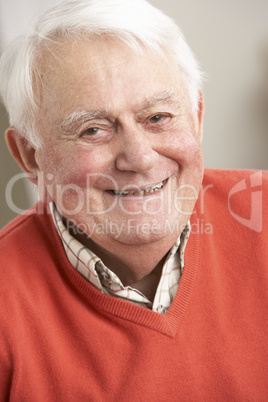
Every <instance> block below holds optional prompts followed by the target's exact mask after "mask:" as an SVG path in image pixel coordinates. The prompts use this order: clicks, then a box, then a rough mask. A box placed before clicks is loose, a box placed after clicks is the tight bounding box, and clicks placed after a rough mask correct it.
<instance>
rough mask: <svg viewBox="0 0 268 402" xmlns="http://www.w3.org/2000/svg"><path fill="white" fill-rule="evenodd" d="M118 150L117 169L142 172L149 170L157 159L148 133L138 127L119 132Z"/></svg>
mask: <svg viewBox="0 0 268 402" xmlns="http://www.w3.org/2000/svg"><path fill="white" fill-rule="evenodd" d="M119 137H120V140H119V141H120V147H119V149H120V151H119V152H118V154H117V158H116V162H115V163H116V167H117V169H119V170H125V171H132V172H138V173H143V172H145V171H148V170H150V169H151V168H152V167H153V166H154V165H155V164H156V162H157V160H158V153H157V152H156V151H155V150H154V149H153V147H152V141H150V138H149V137H148V134H147V133H145V132H143V131H142V130H139V129H138V128H135V129H132V130H131V131H129V130H128V131H127V130H125V131H124V132H121V135H120V136H119Z"/></svg>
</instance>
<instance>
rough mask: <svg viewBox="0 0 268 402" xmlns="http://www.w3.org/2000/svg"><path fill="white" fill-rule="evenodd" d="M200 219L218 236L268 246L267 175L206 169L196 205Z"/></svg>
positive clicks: (250, 171) (264, 173)
mask: <svg viewBox="0 0 268 402" xmlns="http://www.w3.org/2000/svg"><path fill="white" fill-rule="evenodd" d="M196 211H197V213H198V216H199V219H203V220H204V222H210V223H211V225H213V229H214V231H213V233H214V236H213V238H214V239H216V238H217V234H218V235H219V241H220V242H222V241H223V236H225V237H226V238H230V236H231V238H232V242H234V241H235V240H237V241H238V240H239V241H241V242H242V240H243V241H244V245H245V244H246V243H245V242H248V244H252V245H253V244H256V243H258V247H261V244H262V245H267V243H268V234H267V229H268V172H267V171H262V170H221V169H206V170H205V174H204V180H203V184H202V188H201V191H200V194H199V199H198V202H197V205H196Z"/></svg>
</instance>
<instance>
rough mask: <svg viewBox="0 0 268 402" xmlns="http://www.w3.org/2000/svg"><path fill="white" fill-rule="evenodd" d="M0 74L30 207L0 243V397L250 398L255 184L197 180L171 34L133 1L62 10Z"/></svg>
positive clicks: (262, 309) (222, 178)
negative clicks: (33, 200)
mask: <svg viewBox="0 0 268 402" xmlns="http://www.w3.org/2000/svg"><path fill="white" fill-rule="evenodd" d="M0 71H1V94H2V97H3V100H4V102H5V104H6V107H7V109H8V111H9V115H10V121H11V127H10V128H9V129H8V130H7V132H6V138H7V143H8V146H9V149H10V151H11V153H12V155H13V156H14V158H15V159H16V161H17V162H18V163H19V165H20V166H21V168H22V169H23V170H24V172H26V173H27V175H28V177H29V179H30V180H31V181H32V182H33V183H35V184H36V186H38V190H39V196H40V202H39V203H38V204H37V205H36V207H35V208H33V209H31V210H29V211H27V212H25V214H23V215H22V216H20V217H18V218H16V219H15V220H14V221H13V222H11V223H10V224H9V225H8V226H7V227H6V228H4V229H3V230H2V232H1V240H0V250H1V284H0V297H1V304H0V320H1V327H0V335H1V336H0V388H1V392H0V394H1V396H0V399H1V398H2V399H1V400H3V401H5V400H11V401H27V402H29V401H87V400H90V401H91V400H92V401H105V400H114V401H126V400H129V401H140V400H145V401H155V400H156V401H162V400H163V401H166V400H181V401H186V400H187V401H196V400H222V401H227V400H236V401H241V400H256V401H263V400H265V399H266V398H267V397H268V382H267V368H268V367H267V366H268V365H267V342H268V341H267V339H268V338H267V336H268V333H267V307H268V291H267V277H268V269H267V257H268V252H267V233H266V232H265V231H267V226H266V225H267V222H265V221H264V219H265V212H267V203H268V199H267V175H266V174H265V173H264V172H253V171H252V172H249V171H246V172H235V171H230V172H228V171H215V170H208V171H206V172H205V176H204V178H203V157H202V149H201V141H202V127H203V114H204V99H203V94H202V91H201V89H200V87H201V81H202V74H201V73H200V71H199V69H198V65H197V63H196V61H195V58H194V56H193V54H192V52H191V50H190V49H189V47H188V45H187V44H186V42H185V40H184V38H183V36H182V34H181V32H180V30H179V28H178V27H177V26H176V25H175V24H174V23H173V21H172V20H170V19H169V18H168V17H167V16H165V15H163V14H162V12H160V11H159V10H157V9H155V8H154V7H152V6H151V5H150V4H149V3H147V2H146V1H144V0H135V2H134V1H131V0H98V1H93V0H74V1H67V2H66V1H65V2H63V3H62V4H59V5H58V6H56V7H55V8H54V9H51V10H49V11H48V12H47V13H46V14H45V15H43V16H42V17H41V18H40V20H39V21H38V23H37V25H36V26H35V27H34V29H33V30H32V32H28V33H27V35H25V36H23V37H22V38H19V39H18V40H17V41H15V42H14V43H13V44H12V45H11V47H10V48H9V49H7V50H6V51H5V53H4V54H3V56H2V60H1V65H0ZM249 185H250V186H251V187H252V191H253V190H254V192H252V194H251V193H250V192H248V193H247V192H246V193H245V189H246V187H247V186H249ZM242 190H243V191H242ZM198 194H199V198H198ZM197 198H198V201H197V203H196V200H197ZM248 212H249V213H250V216H249V217H248V216H247V214H248ZM266 216H267V214H266Z"/></svg>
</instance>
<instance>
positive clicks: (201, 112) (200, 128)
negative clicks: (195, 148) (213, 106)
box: [197, 89, 205, 142]
mask: <svg viewBox="0 0 268 402" xmlns="http://www.w3.org/2000/svg"><path fill="white" fill-rule="evenodd" d="M204 115H205V97H204V93H203V91H202V90H201V89H199V100H198V110H197V119H198V131H197V132H198V137H199V139H200V141H201V142H202V140H203V125H204Z"/></svg>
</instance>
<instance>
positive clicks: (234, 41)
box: [0, 0, 268, 227]
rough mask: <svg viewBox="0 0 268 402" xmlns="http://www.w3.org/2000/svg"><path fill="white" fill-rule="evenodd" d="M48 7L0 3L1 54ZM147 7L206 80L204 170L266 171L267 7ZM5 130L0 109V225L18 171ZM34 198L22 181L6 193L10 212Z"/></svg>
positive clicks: (233, 2) (257, 2) (171, 1)
mask: <svg viewBox="0 0 268 402" xmlns="http://www.w3.org/2000/svg"><path fill="white" fill-rule="evenodd" d="M133 1H135V0H133ZM54 3H55V1H54V0H23V1H20V0H9V1H6V0H0V45H1V48H3V47H4V46H5V45H6V44H7V43H8V42H9V41H10V40H11V39H12V38H13V37H14V36H15V35H17V34H18V33H19V32H20V31H21V29H22V28H23V27H24V26H27V23H28V21H29V20H31V19H32V18H33V16H34V15H35V14H36V13H37V12H38V11H39V10H43V9H45V8H46V7H48V6H49V5H51V4H54ZM151 3H152V4H154V5H155V6H157V7H159V8H161V9H162V10H164V11H165V12H166V13H167V14H169V15H170V16H172V17H173V18H174V19H175V20H176V21H177V23H178V24H179V25H180V26H181V28H182V30H183V32H184V34H185V36H186V38H187V41H188V43H189V44H190V46H191V47H192V49H193V51H194V52H195V54H196V55H197V57H198V59H199V60H200V62H201V66H202V68H203V70H204V71H205V72H206V73H207V75H208V79H207V82H206V83H205V89H204V91H205V97H206V119H205V130H204V153H205V163H206V166H207V167H214V168H228V169H229V168H239V169H241V168H242V169H245V168H254V169H268V157H267V150H268V1H267V0H225V1H224V2H223V1H221V0H202V1H200V0H187V1H177V0H151ZM0 79H1V77H0ZM7 126H8V121H7V116H6V114H5V111H4V109H3V107H0V134H1V135H0V158H1V159H0V172H1V175H0V180H1V181H0V185H1V193H0V202H1V211H0V227H2V226H3V225H4V224H5V223H6V222H8V221H9V220H10V219H12V217H13V216H15V215H16V212H14V211H11V210H10V208H9V207H8V205H7V202H6V199H5V190H6V186H7V184H8V183H9V180H10V178H12V177H14V175H15V174H18V173H19V171H20V170H19V168H17V167H16V165H15V163H14V162H13V161H12V158H11V157H10V156H9V155H8V152H7V150H6V146H5V142H4V131H5V128H6V127H7ZM35 198H36V197H35V196H34V191H33V189H32V188H31V187H30V186H28V187H27V186H26V185H25V180H19V181H17V184H16V185H15V186H14V189H13V192H12V201H13V202H14V205H15V206H16V207H17V212H18V210H19V209H24V208H27V207H28V206H29V205H31V204H32V203H33V202H34V200H35ZM9 203H10V202H9ZM14 205H13V208H12V209H14Z"/></svg>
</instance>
